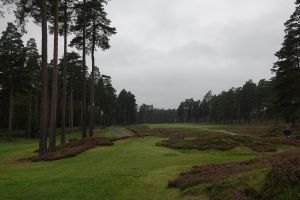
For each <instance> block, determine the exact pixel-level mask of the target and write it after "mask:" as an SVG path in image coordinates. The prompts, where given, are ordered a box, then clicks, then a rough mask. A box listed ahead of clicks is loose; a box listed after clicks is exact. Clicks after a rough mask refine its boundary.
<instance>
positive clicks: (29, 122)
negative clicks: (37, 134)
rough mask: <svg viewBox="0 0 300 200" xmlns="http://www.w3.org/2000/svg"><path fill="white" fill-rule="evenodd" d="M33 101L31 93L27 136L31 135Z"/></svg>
mask: <svg viewBox="0 0 300 200" xmlns="http://www.w3.org/2000/svg"><path fill="white" fill-rule="evenodd" d="M31 102H32V95H31V94H30V95H29V99H28V119H27V120H28V121H27V137H28V138H30V137H31V114H32V109H31V104H32V103H31Z"/></svg>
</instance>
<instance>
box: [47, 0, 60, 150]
mask: <svg viewBox="0 0 300 200" xmlns="http://www.w3.org/2000/svg"><path fill="white" fill-rule="evenodd" d="M58 1H59V0H54V12H53V15H54V49H53V73H52V96H51V115H50V138H49V151H50V152H54V151H55V146H56V112H57V60H58Z"/></svg>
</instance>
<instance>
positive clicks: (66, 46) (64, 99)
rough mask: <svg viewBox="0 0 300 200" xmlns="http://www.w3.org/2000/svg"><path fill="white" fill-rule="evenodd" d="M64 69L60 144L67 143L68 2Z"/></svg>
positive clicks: (65, 24) (65, 15) (65, 11)
mask: <svg viewBox="0 0 300 200" xmlns="http://www.w3.org/2000/svg"><path fill="white" fill-rule="evenodd" d="M64 4H65V5H64V6H65V10H64V61H63V62H64V69H63V99H62V122H61V138H60V144H64V143H65V127H66V93H67V51H68V49H67V48H68V19H67V17H68V16H67V0H65V1H64Z"/></svg>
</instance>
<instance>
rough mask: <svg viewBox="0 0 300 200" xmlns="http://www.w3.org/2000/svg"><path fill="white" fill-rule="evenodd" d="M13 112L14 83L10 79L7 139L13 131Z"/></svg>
mask: <svg viewBox="0 0 300 200" xmlns="http://www.w3.org/2000/svg"><path fill="white" fill-rule="evenodd" d="M13 113H14V84H13V81H12V80H10V94H9V117H8V135H7V136H8V139H9V140H11V137H12V132H13Z"/></svg>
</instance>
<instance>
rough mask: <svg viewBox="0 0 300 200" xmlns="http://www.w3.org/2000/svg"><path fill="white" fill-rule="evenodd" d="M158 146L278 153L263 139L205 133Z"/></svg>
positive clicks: (160, 143)
mask: <svg viewBox="0 0 300 200" xmlns="http://www.w3.org/2000/svg"><path fill="white" fill-rule="evenodd" d="M157 145H159V146H165V147H169V148H173V149H198V150H207V149H216V150H221V151H226V150H231V149H234V148H236V147H238V146H246V147H248V148H250V149H252V150H254V151H257V152H270V151H276V148H275V146H274V145H273V144H271V143H270V142H269V141H267V140H264V139H262V138H256V137H250V136H239V135H230V134H225V133H214V132H210V133H204V134H201V136H199V137H196V138H188V139H184V138H181V139H173V138H170V139H168V140H163V141H161V142H158V143H157Z"/></svg>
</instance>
